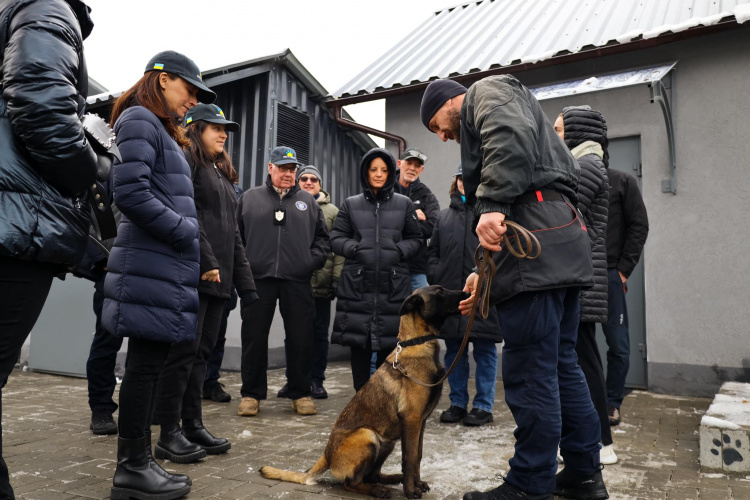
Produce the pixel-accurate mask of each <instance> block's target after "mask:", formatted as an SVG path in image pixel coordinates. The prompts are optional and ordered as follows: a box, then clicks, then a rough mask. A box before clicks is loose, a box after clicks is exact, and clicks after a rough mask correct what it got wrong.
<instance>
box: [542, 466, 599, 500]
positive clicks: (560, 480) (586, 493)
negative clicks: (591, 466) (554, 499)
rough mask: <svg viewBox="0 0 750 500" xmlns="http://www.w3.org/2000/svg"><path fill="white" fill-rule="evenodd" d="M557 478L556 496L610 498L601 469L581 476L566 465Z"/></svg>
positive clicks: (581, 499)
mask: <svg viewBox="0 0 750 500" xmlns="http://www.w3.org/2000/svg"><path fill="white" fill-rule="evenodd" d="M555 480H556V482H557V484H556V486H555V496H558V497H563V498H574V499H575V500H604V499H606V498H609V493H607V487H606V486H604V479H602V471H600V470H598V471H596V472H595V473H594V474H592V475H590V476H581V475H579V474H576V473H574V472H572V471H570V470H568V468H567V467H566V468H564V469H563V470H562V472H560V473H559V474H558V475H557V476H556V478H555Z"/></svg>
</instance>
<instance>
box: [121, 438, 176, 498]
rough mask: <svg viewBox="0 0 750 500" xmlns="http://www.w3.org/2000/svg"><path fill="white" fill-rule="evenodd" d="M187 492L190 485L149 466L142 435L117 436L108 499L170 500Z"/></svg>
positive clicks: (144, 439)
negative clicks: (115, 463)
mask: <svg viewBox="0 0 750 500" xmlns="http://www.w3.org/2000/svg"><path fill="white" fill-rule="evenodd" d="M188 493H190V485H189V484H188V483H186V482H184V481H175V480H173V479H170V478H168V477H165V476H163V475H161V474H159V473H158V472H156V471H154V470H153V469H152V468H151V460H150V457H149V453H147V452H146V438H138V439H124V438H118V439H117V469H115V477H114V479H113V480H112V489H111V490H110V498H111V499H112V500H130V499H136V500H147V499H152V498H158V499H159V500H174V499H176V498H182V497H183V496H185V495H187V494H188Z"/></svg>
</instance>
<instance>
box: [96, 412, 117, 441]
mask: <svg viewBox="0 0 750 500" xmlns="http://www.w3.org/2000/svg"><path fill="white" fill-rule="evenodd" d="M89 429H91V430H92V431H93V433H94V434H96V435H99V436H105V435H109V434H117V423H116V422H115V419H114V418H112V413H110V412H109V411H107V410H97V411H94V412H93V413H92V414H91V425H89Z"/></svg>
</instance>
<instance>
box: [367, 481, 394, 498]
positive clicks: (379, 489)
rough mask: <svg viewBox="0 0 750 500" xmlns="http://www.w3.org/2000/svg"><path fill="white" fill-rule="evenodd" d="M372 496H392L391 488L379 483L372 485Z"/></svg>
mask: <svg viewBox="0 0 750 500" xmlns="http://www.w3.org/2000/svg"><path fill="white" fill-rule="evenodd" d="M372 496H374V497H375V498H391V490H390V488H386V487H385V486H380V485H379V484H378V485H375V486H373V487H372Z"/></svg>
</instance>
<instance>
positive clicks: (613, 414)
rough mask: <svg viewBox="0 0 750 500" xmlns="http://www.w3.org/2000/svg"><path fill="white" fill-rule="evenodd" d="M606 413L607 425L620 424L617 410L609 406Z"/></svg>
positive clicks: (620, 419) (618, 410)
mask: <svg viewBox="0 0 750 500" xmlns="http://www.w3.org/2000/svg"><path fill="white" fill-rule="evenodd" d="M607 413H608V414H609V425H620V422H622V418H621V417H620V409H619V408H615V407H614V406H610V407H609V408H607Z"/></svg>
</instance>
